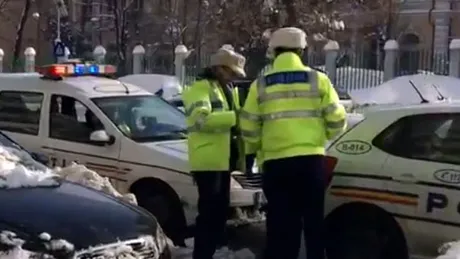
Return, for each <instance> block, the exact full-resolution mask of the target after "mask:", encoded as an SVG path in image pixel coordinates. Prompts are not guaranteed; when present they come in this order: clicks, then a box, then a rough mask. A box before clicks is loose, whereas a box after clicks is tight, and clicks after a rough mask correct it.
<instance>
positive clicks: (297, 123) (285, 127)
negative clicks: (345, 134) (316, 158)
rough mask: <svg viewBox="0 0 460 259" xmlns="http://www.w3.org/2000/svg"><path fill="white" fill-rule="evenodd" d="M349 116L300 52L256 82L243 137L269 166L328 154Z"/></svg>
mask: <svg viewBox="0 0 460 259" xmlns="http://www.w3.org/2000/svg"><path fill="white" fill-rule="evenodd" d="M345 117H346V112H345V109H344V107H343V106H342V105H341V104H340V103H339V97H338V95H337V92H336V91H335V89H334V88H333V86H332V84H331V82H330V80H329V78H328V77H327V76H326V75H325V74H324V73H321V72H318V71H315V70H313V69H310V68H309V67H306V66H304V65H303V63H302V60H301V59H300V57H299V56H298V55H297V54H295V53H284V54H281V55H279V56H278V57H277V58H276V59H275V61H274V63H273V67H272V69H271V70H269V71H267V72H266V73H265V74H264V76H262V77H259V78H258V79H257V80H256V81H255V82H253V83H252V85H251V88H250V90H249V94H248V97H247V99H246V102H245V105H244V107H243V108H242V110H241V112H240V120H241V130H242V133H243V138H244V139H245V141H247V142H248V143H250V145H252V146H255V147H257V148H259V149H261V150H262V156H263V158H264V160H265V161H267V160H272V159H279V158H284V157H292V156H299V155H314V154H324V153H325V144H326V142H327V140H329V139H332V138H334V137H335V136H336V135H337V134H340V133H341V132H342V131H343V130H344V129H345V127H346V120H345Z"/></svg>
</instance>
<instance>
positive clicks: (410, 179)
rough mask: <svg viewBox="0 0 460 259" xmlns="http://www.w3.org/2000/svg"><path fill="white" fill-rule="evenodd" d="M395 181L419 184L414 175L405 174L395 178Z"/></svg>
mask: <svg viewBox="0 0 460 259" xmlns="http://www.w3.org/2000/svg"><path fill="white" fill-rule="evenodd" d="M393 180H394V181H397V182H401V183H416V182H417V177H415V175H414V174H411V173H405V174H401V175H399V176H394V177H393Z"/></svg>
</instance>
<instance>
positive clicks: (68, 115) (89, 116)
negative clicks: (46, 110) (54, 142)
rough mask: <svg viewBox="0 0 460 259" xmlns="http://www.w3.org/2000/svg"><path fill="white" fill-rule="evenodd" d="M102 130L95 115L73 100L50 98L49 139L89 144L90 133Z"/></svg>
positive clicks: (56, 96)
mask: <svg viewBox="0 0 460 259" xmlns="http://www.w3.org/2000/svg"><path fill="white" fill-rule="evenodd" d="M103 129H104V126H103V125H102V123H101V121H100V120H99V119H98V118H97V117H96V115H94V113H93V112H92V111H91V110H89V109H88V108H87V107H86V106H85V105H84V104H82V103H81V102H79V101H78V100H76V99H75V98H73V97H69V96H63V95H52V96H51V103H50V133H49V134H50V138H55V139H61V140H67V141H72V142H79V143H87V144H91V143H92V142H91V141H90V139H89V137H90V135H91V133H92V132H94V131H96V130H103Z"/></svg>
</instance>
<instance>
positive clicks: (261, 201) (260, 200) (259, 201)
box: [254, 192, 267, 207]
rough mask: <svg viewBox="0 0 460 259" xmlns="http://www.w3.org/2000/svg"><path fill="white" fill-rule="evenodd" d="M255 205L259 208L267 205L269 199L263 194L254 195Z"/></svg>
mask: <svg viewBox="0 0 460 259" xmlns="http://www.w3.org/2000/svg"><path fill="white" fill-rule="evenodd" d="M254 204H255V205H256V206H257V207H260V206H263V205H265V204H267V198H265V194H264V193H263V192H256V193H254Z"/></svg>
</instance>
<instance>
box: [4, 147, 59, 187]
mask: <svg viewBox="0 0 460 259" xmlns="http://www.w3.org/2000/svg"><path fill="white" fill-rule="evenodd" d="M56 178H57V175H56V174H55V173H53V172H52V171H51V170H50V169H48V168H46V167H45V166H43V165H41V164H39V163H38V162H36V161H35V160H34V159H33V158H32V157H31V156H30V155H29V154H28V153H27V152H25V151H22V150H19V149H15V148H9V147H4V146H0V188H21V187H31V186H55V185H58V184H59V183H58V181H57V180H56Z"/></svg>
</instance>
